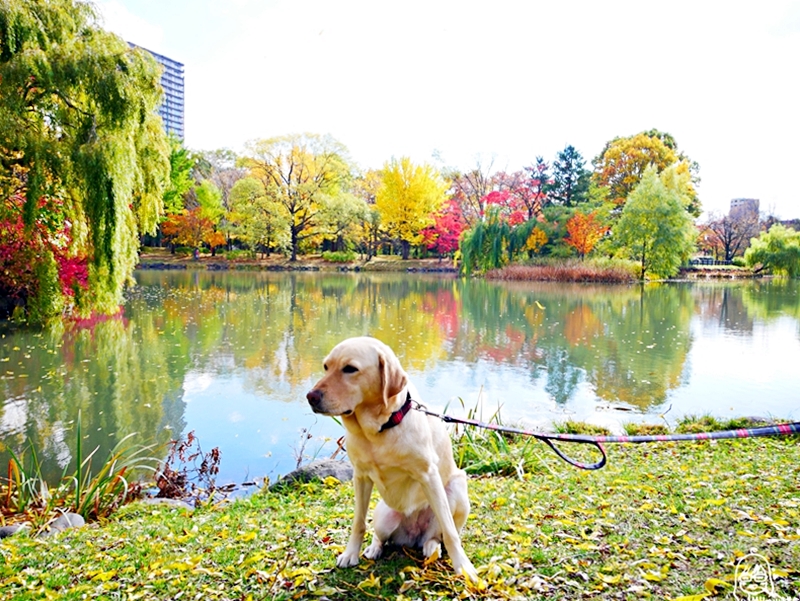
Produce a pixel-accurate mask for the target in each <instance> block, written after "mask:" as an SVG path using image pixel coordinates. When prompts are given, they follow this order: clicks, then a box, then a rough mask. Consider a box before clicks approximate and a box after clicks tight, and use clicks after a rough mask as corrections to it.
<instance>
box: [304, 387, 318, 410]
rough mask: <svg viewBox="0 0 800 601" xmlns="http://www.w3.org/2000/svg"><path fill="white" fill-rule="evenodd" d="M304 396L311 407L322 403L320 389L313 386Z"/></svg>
mask: <svg viewBox="0 0 800 601" xmlns="http://www.w3.org/2000/svg"><path fill="white" fill-rule="evenodd" d="M306 398H307V399H308V402H309V404H310V405H311V406H312V407H314V408H317V407H319V406H320V405H321V404H322V391H321V390H318V389H317V388H315V389H314V390H312V391H310V392H309V393H308V394H307V395H306Z"/></svg>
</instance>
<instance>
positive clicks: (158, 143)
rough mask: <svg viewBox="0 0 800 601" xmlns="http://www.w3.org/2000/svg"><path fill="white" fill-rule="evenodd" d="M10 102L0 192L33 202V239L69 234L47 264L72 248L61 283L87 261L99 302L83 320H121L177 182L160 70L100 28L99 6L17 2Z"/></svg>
mask: <svg viewBox="0 0 800 601" xmlns="http://www.w3.org/2000/svg"><path fill="white" fill-rule="evenodd" d="M0 98H1V99H2V101H0V194H2V195H3V196H4V197H9V196H11V195H13V194H20V195H23V196H24V199H25V201H24V207H23V218H24V223H25V224H26V225H27V230H26V232H27V233H30V232H32V231H34V230H35V229H36V228H35V227H33V226H34V224H35V223H39V222H42V221H46V222H47V223H48V224H49V225H50V226H52V227H51V228H50V231H51V232H60V233H61V234H63V233H64V232H66V234H65V237H63V238H59V239H58V240H55V239H50V240H47V241H46V242H47V243H46V244H44V245H43V246H42V254H41V255H40V259H41V260H42V261H44V262H49V261H51V260H52V258H53V257H54V256H56V254H55V253H56V250H57V249H58V245H59V244H61V245H62V247H63V245H64V244H67V245H68V248H69V253H67V255H66V256H63V257H62V259H63V260H61V262H60V263H59V265H58V271H59V273H58V275H59V277H61V276H63V270H64V265H65V264H66V263H65V261H66V260H67V259H71V258H75V259H81V258H83V260H85V261H86V262H87V269H88V280H87V283H86V287H87V292H88V293H87V294H81V295H76V296H74V297H72V298H73V301H74V302H75V305H76V306H75V307H74V310H76V311H77V312H80V313H83V314H85V313H88V312H90V311H92V310H96V311H100V312H106V313H110V312H115V311H118V309H119V305H120V303H121V302H122V290H123V287H124V285H125V283H126V282H128V281H129V279H130V276H131V274H132V272H133V269H134V267H135V265H136V262H137V255H138V247H139V234H140V233H141V232H154V231H155V228H156V225H157V223H158V220H159V218H160V216H161V212H162V207H163V198H162V194H163V190H164V187H165V184H166V181H167V177H168V173H169V145H168V143H167V138H166V135H165V134H164V131H163V128H162V126H161V122H160V119H159V118H158V116H157V115H156V112H155V110H156V107H157V105H158V102H159V101H160V98H161V86H160V83H159V69H158V66H157V64H156V62H155V61H154V60H153V59H152V58H151V57H150V56H148V55H147V54H146V53H145V52H143V51H141V50H136V49H132V48H130V47H129V46H128V44H127V43H125V42H124V41H123V40H122V39H120V38H119V37H117V36H115V35H113V34H111V33H108V32H106V31H104V30H102V29H101V28H99V27H98V26H97V22H96V17H95V13H94V10H93V8H92V7H91V5H90V4H88V3H85V2H76V1H73V0H52V1H48V2H41V1H37V0H6V1H4V2H3V3H2V4H0ZM44 199H55V200H56V201H57V202H56V203H48V202H43V200H44ZM53 206H56V207H57V210H55V211H54V210H52V207H53ZM67 230H68V232H67ZM45 255H46V256H45ZM48 257H49V258H48ZM37 272H38V273H40V274H50V276H48V277H51V276H52V273H53V272H52V270H50V269H40V270H37ZM39 283H40V286H39V288H40V291H41V290H44V289H50V290H55V292H54V294H59V288H60V287H58V286H56V287H52V286H50V285H48V284H46V283H45V282H43V281H40V282H39ZM40 306H50V307H56V306H58V303H55V304H54V303H47V302H42V303H40ZM47 313H48V314H47V315H41V316H40V317H41V318H43V319H44V318H48V317H52V316H53V312H52V311H48V312H47Z"/></svg>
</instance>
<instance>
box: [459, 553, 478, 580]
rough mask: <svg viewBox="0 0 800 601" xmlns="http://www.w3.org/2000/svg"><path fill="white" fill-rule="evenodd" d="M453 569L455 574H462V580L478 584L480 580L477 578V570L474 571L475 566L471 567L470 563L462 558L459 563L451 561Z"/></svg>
mask: <svg viewBox="0 0 800 601" xmlns="http://www.w3.org/2000/svg"><path fill="white" fill-rule="evenodd" d="M453 569H454V570H455V571H456V574H462V575H463V576H464V578H466V579H467V580H469V581H472V582H479V581H480V578H479V577H478V570H476V569H475V566H474V565H472V562H471V561H470V560H469V559H467V558H466V557H464V558H463V559H462V560H460V561H455V560H454V561H453Z"/></svg>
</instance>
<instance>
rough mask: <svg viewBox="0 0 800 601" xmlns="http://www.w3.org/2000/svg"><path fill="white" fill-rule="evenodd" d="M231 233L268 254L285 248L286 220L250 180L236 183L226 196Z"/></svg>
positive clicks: (287, 243) (279, 210) (251, 179)
mask: <svg viewBox="0 0 800 601" xmlns="http://www.w3.org/2000/svg"><path fill="white" fill-rule="evenodd" d="M230 203H231V223H232V225H233V234H234V235H235V236H237V237H239V238H241V239H242V240H244V241H245V242H247V243H248V244H250V246H251V247H252V248H253V249H254V250H258V249H259V247H260V248H261V250H262V251H263V252H264V253H266V254H267V255H269V254H270V253H271V252H272V250H279V251H284V250H286V249H288V248H289V244H290V240H289V220H288V218H287V217H286V212H285V211H284V210H283V207H282V206H281V205H280V204H278V203H277V202H275V201H274V200H272V198H270V197H269V196H267V193H266V190H265V189H264V184H262V183H261V181H260V180H257V179H255V178H253V177H245V178H242V179H240V180H239V181H237V182H236V183H235V184H234V185H233V188H231V193H230Z"/></svg>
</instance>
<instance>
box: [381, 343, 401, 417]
mask: <svg viewBox="0 0 800 601" xmlns="http://www.w3.org/2000/svg"><path fill="white" fill-rule="evenodd" d="M378 365H379V366H380V371H381V387H382V388H383V402H384V403H386V404H388V403H389V399H390V398H392V397H393V396H397V395H398V394H400V392H401V391H402V390H403V388H405V386H406V383H407V381H408V378H407V376H406V372H405V371H404V370H403V368H402V367H400V362H399V361H398V360H397V357H395V356H394V355H393V354H391V353H390V354H387V353H384V352H382V351H378Z"/></svg>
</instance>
